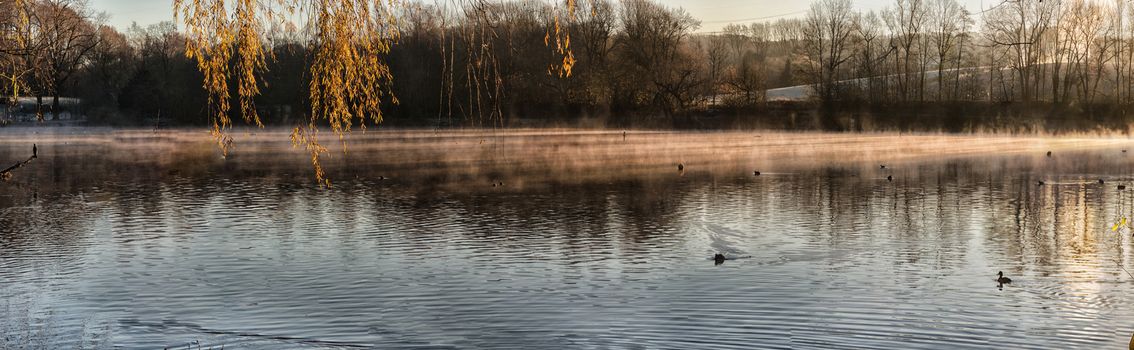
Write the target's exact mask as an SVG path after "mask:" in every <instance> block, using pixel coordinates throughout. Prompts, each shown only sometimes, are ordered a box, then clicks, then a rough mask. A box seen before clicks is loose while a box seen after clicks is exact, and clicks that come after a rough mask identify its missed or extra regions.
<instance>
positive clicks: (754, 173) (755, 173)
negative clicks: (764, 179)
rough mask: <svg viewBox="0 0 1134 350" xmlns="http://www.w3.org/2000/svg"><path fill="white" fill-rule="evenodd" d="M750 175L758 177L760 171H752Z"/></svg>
mask: <svg viewBox="0 0 1134 350" xmlns="http://www.w3.org/2000/svg"><path fill="white" fill-rule="evenodd" d="M752 175H756V176H760V171H759V170H757V171H753V172H752Z"/></svg>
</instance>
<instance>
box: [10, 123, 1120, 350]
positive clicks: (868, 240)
mask: <svg viewBox="0 0 1134 350" xmlns="http://www.w3.org/2000/svg"><path fill="white" fill-rule="evenodd" d="M234 137H235V139H236V141H235V146H234V149H233V152H232V153H231V154H230V155H229V156H228V157H227V158H225V157H221V155H220V152H219V151H218V150H217V149H216V147H215V146H213V144H212V143H210V141H211V139H210V138H209V137H208V134H207V132H204V131H199V130H183V131H159V132H154V131H148V130H109V129H51V128H26V129H10V128H9V129H0V164H9V163H15V162H17V161H22V160H24V159H26V158H27V157H28V156H30V152H31V150H30V148H31V144H32V143H36V144H37V146H38V150H39V158H37V159H35V160H34V161H32V162H31V163H29V164H28V166H26V167H24V168H20V169H17V170H16V171H15V172H14V173H13V175H14V176H13V178H12V179H11V180H10V181H7V182H3V183H0V300H2V301H0V333H3V336H2V337H0V348H5V349H57V348H80V347H82V348H124V349H161V348H165V347H170V348H192V349H198V348H201V349H208V348H210V347H212V348H216V349H219V348H220V347H222V346H223V347H224V348H225V349H284V348H288V349H343V348H347V349H349V348H382V349H411V348H412V349H482V348H535V349H558V348H564V349H575V348H586V349H598V348H602V349H606V348H610V349H654V348H674V349H699V348H715V349H750V348H767V349H775V348H784V349H787V348H808V349H894V348H905V349H918V348H921V349H940V348H992V347H1006V348H1016V349H1067V348H1125V347H1126V346H1127V343H1128V342H1129V341H1130V337H1131V332H1132V331H1134V307H1132V306H1131V304H1132V303H1134V276H1132V275H1131V274H1130V271H1131V270H1134V255H1132V254H1131V250H1132V248H1134V244H1132V242H1131V241H1132V239H1131V233H1132V232H1131V224H1132V223H1134V221H1126V220H1124V218H1126V219H1127V220H1129V219H1132V218H1134V166H1132V164H1134V163H1132V161H1134V156H1132V155H1128V153H1126V152H1125V149H1126V148H1127V147H1131V146H1134V142H1132V141H1131V140H1130V139H1128V138H1126V137H1107V136H1090V135H1087V136H1063V137H1041V136H973V135H908V134H906V135H900V134H867V135H859V134H819V133H773V132H767V133H761V132H647V131H630V132H628V133H625V134H624V133H623V132H622V131H621V130H617V131H585V130H508V131H494V130H472V131H433V130H402V131H380V132H374V131H370V132H367V133H360V132H356V133H354V134H353V135H351V136H350V137H348V138H346V139H345V141H342V142H340V141H339V140H338V139H337V138H336V137H334V136H332V135H331V134H326V135H325V136H323V138H324V142H325V143H326V144H327V145H328V146H329V147H330V148H331V153H329V154H327V155H325V156H324V158H323V159H324V163H325V166H326V168H327V173H328V175H329V177H330V179H331V181H332V184H333V186H331V187H330V188H320V187H318V186H316V185H315V182H314V176H313V175H312V168H311V165H310V162H309V156H308V155H307V154H305V153H303V151H302V150H296V149H292V148H291V145H290V143H289V141H288V138H287V132H286V131H278V130H239V131H237V132H234ZM344 145H345V147H346V152H345V153H344V152H343V146H344ZM1048 151H1051V152H1052V153H1051V155H1050V156H1048V155H1047V152H1048ZM678 165H680V166H681V168H682V170H680V171H679V170H678ZM756 171H759V172H760V173H759V175H758V176H757V175H756V173H755V172H756ZM887 177H889V179H888V178H887ZM1100 179H1101V180H1102V182H1101V183H1100V181H1099V180H1100ZM1041 181H1042V184H1041ZM1119 186H1130V189H1120V187H1119ZM717 253H722V254H725V255H726V256H727V257H728V258H729V260H726V261H724V262H723V263H721V264H719V265H718V264H716V263H715V262H714V261H713V256H714V254H717ZM998 271H1003V272H1004V274H1005V275H1006V276H1008V277H1010V278H1011V279H1012V282H1011V283H1010V284H1003V285H999V284H998V283H997V282H996V278H997V275H996V274H997V272H998Z"/></svg>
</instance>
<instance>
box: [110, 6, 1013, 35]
mask: <svg viewBox="0 0 1134 350" xmlns="http://www.w3.org/2000/svg"><path fill="white" fill-rule="evenodd" d="M959 1H960V2H961V4H962V5H964V6H965V7H966V8H968V9H969V12H972V13H976V12H980V11H981V10H982V9H985V8H988V7H990V6H992V5H994V4H996V3H997V2H999V0H959ZM659 2H661V3H663V4H666V5H667V6H671V7H681V8H684V9H685V10H687V11H689V14H691V15H693V17H697V18H698V19H700V20H701V22H702V23H701V29H700V30H699V32H711V31H717V30H720V29H721V28H722V27H724V26H725V25H726V24H728V23H729V22H736V23H753V22H760V21H768V20H773V21H774V20H775V19H777V18H780V17H797V16H802V15H803V13H804V12H805V11H807V8H808V7H809V6H810V4H811V1H809V0H712V1H709V0H661V1H659ZM172 3H173V1H172V0H90V4H91V7H93V8H94V9H95V11H99V12H105V13H107V14H109V15H110V24H111V25H113V26H115V27H117V28H118V29H119V30H125V29H126V28H128V27H130V23H131V22H138V24H140V25H143V26H144V25H148V24H153V23H157V22H161V21H168V20H172V19H173V11H172V9H171V6H172ZM891 3H893V0H858V1H854V4H855V6H856V7H857V8H858V9H859V10H861V11H867V10H880V9H882V8H884V7H886V6H887V5H889V4H891Z"/></svg>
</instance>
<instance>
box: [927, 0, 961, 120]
mask: <svg viewBox="0 0 1134 350" xmlns="http://www.w3.org/2000/svg"><path fill="white" fill-rule="evenodd" d="M930 11H931V12H932V14H931V16H930V17H929V18H930V21H929V23H930V25H931V34H930V39H931V42H932V43H933V49H934V52H935V53H936V57H935V58H936V64H937V101H942V100H944V98H945V96H944V92H945V91H949V90H953V91H956V89H957V84H958V80H959V79H958V78H956V77H959V75H960V68H961V62H960V57H961V56H962V53H961V52H958V51H960V50H961V49H962V47H961V46H960V41H961V39H962V37H963V35H965V33H964V30H965V28H968V25H967V23H968V21H969V14H968V12H967V11H965V9H964V8H963V7H961V4H959V3H957V0H932V4H931V6H930ZM946 69H952V70H953V72H952V73H954V74H952V75H953V77H954V79H952V80H953V81H952V84H953V89H947V87H946V86H945V84H946V78H945V70H946ZM949 98H956V96H949Z"/></svg>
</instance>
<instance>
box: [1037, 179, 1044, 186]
mask: <svg viewBox="0 0 1134 350" xmlns="http://www.w3.org/2000/svg"><path fill="white" fill-rule="evenodd" d="M1046 184H1047V183H1046V182H1043V180H1039V181H1036V186H1043V185H1046Z"/></svg>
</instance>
